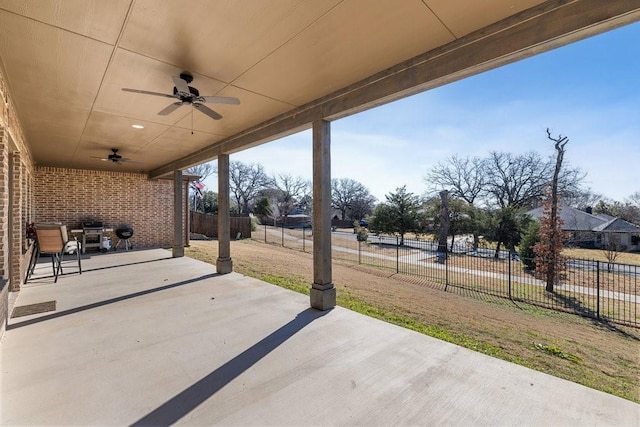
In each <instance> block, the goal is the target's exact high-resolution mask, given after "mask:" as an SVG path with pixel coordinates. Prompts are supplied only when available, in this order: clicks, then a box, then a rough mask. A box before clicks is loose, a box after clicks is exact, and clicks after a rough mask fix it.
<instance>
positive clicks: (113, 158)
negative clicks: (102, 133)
mask: <svg viewBox="0 0 640 427" xmlns="http://www.w3.org/2000/svg"><path fill="white" fill-rule="evenodd" d="M111 151H112V153H111V154H109V155H108V156H107V157H94V156H91V158H92V159H100V160H102V161H103V162H111V163H115V164H117V165H122V164H123V163H140V162H136V161H133V160H131V159H128V158H126V157H122V156H121V155H120V154H118V149H117V148H112V149H111Z"/></svg>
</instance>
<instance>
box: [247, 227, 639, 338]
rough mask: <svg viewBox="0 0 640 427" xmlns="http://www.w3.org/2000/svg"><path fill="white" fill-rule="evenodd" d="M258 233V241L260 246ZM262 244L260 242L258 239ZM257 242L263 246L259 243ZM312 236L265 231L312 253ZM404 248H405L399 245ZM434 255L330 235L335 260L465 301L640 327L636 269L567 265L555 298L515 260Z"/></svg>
mask: <svg viewBox="0 0 640 427" xmlns="http://www.w3.org/2000/svg"><path fill="white" fill-rule="evenodd" d="M260 234H261V233H256V234H255V236H256V238H258V239H260V238H259V237H258V236H260ZM260 237H262V236H260ZM260 240H261V239H260ZM312 240H313V237H312V230H311V229H309V228H299V229H286V228H275V227H265V229H264V241H265V242H267V243H272V244H278V245H281V246H284V247H287V248H291V249H296V250H300V251H306V252H310V251H311V250H312V245H313V241H312ZM401 243H402V244H401ZM449 249H450V251H449V252H448V253H446V254H443V253H438V251H437V244H436V243H434V242H432V241H429V240H420V239H404V241H403V242H401V241H400V238H398V237H389V236H371V235H370V236H369V237H368V238H367V239H366V240H363V241H360V240H358V239H357V235H356V234H351V233H340V232H336V233H333V234H332V256H333V258H334V259H340V260H344V261H349V262H353V263H357V264H363V265H370V266H374V267H378V268H383V269H389V270H393V271H395V272H396V273H398V274H405V275H411V276H414V277H417V278H419V279H420V281H421V283H423V284H424V285H426V286H430V287H434V288H440V289H442V290H445V291H457V292H459V293H461V294H465V295H476V296H481V295H485V296H488V295H489V296H493V297H498V298H504V299H510V300H513V301H520V302H523V303H528V304H533V305H537V306H541V307H546V308H550V309H554V310H561V311H565V312H569V313H574V314H578V315H581V316H585V317H591V318H596V319H600V320H604V321H610V322H614V323H619V324H624V325H629V326H634V327H640V309H639V305H640V297H639V295H638V294H639V292H640V286H639V283H638V281H639V278H640V266H638V265H628V264H619V263H608V262H604V261H598V260H585V259H570V260H568V262H567V265H566V269H565V270H564V271H563V273H562V274H561V275H560V276H559V277H557V280H556V281H555V283H554V290H553V292H548V291H546V289H545V287H546V282H545V281H544V280H541V279H540V278H537V277H536V276H535V275H534V273H533V272H532V271H531V270H529V269H527V268H526V267H525V264H524V263H523V262H522V260H521V259H519V257H518V256H517V254H515V253H513V252H509V251H496V250H495V249H490V248H477V249H473V248H472V247H470V246H468V245H465V244H459V245H453V247H451V248H449Z"/></svg>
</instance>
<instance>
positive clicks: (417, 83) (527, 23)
mask: <svg viewBox="0 0 640 427" xmlns="http://www.w3.org/2000/svg"><path fill="white" fill-rule="evenodd" d="M638 20H640V0H608V1H602V0H574V1H566V0H554V1H548V2H546V3H543V4H541V5H540V6H536V7H534V8H531V9H528V10H526V11H523V12H521V13H519V14H516V15H514V16H511V17H509V18H507V19H504V20H502V21H500V22H497V23H495V24H493V25H490V26H489V27H486V28H483V29H482V30H479V31H476V32H474V33H471V34H469V35H468V36H465V37H463V38H460V39H458V40H456V41H454V42H451V43H449V44H447V45H445V46H443V47H441V48H438V49H434V50H432V51H430V52H426V53H424V54H422V55H419V56H417V57H415V58H412V59H410V60H408V61H405V62H403V63H400V64H398V65H396V66H394V67H391V68H389V69H387V70H385V71H382V72H380V73H377V74H375V75H373V76H371V77H369V78H367V79H364V80H361V81H359V82H357V83H355V84H353V85H350V86H347V87H345V88H343V89H341V90H339V91H336V92H334V93H332V94H330V95H328V96H325V97H323V98H320V99H318V100H316V101H314V102H310V103H308V104H306V105H303V106H301V107H299V108H295V109H293V110H291V111H289V112H287V113H284V114H281V115H279V116H277V117H275V118H273V119H270V120H267V121H265V122H263V123H261V124H260V125H257V126H254V127H252V128H250V129H248V130H246V131H244V132H241V133H239V134H237V135H234V136H231V137H229V138H226V139H224V140H223V141H220V142H217V143H215V144H212V145H210V146H209V147H206V148H204V149H201V150H199V151H197V152H195V153H193V154H191V155H188V156H185V157H183V158H181V159H179V160H177V161H175V162H171V163H169V164H167V165H165V166H162V167H160V168H157V169H154V170H152V171H151V172H150V173H149V178H150V179H155V178H159V177H161V176H165V175H167V174H169V173H172V172H173V171H174V170H179V169H186V168H188V167H190V166H193V165H196V164H200V163H203V162H206V161H209V160H212V159H215V158H216V157H217V156H218V155H219V154H221V153H233V152H237V151H241V150H243V149H246V148H250V147H253V146H256V145H260V144H262V143H265V142H269V141H272V140H274V139H278V138H281V137H283V136H286V135H290V134H293V133H295V132H298V131H300V130H304V129H308V128H309V127H310V126H311V123H312V122H313V121H315V120H320V119H323V120H336V119H338V118H342V117H345V116H348V115H351V114H355V113H358V112H361V111H364V110H367V109H370V108H373V107H376V106H378V105H382V104H384V103H388V102H391V101H395V100H397V99H400V98H404V97H407V96H410V95H414V94H416V93H420V92H423V91H425V90H428V89H432V88H435V87H438V86H442V85H444V84H447V83H451V82H453V81H456V80H459V79H462V78H465V77H469V76H472V75H475V74H478V73H480V72H483V71H486V70H489V69H493V68H496V67H499V66H502V65H506V64H509V63H511V62H515V61H517V60H520V59H524V58H527V57H530V56H533V55H536V54H539V53H542V52H545V51H548V50H551V49H554V48H557V47H560V46H564V45H566V44H569V43H572V42H575V41H578V40H580V39H584V38H586V37H589V36H593V35H596V34H599V33H602V32H605V31H608V30H612V29H614V28H617V27H621V26H623V25H626V24H629V23H632V22H635V21H638Z"/></svg>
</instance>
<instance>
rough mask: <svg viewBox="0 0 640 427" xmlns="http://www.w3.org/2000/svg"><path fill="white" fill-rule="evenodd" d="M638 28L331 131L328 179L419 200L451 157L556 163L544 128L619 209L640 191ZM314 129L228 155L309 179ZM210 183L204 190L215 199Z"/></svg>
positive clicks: (358, 117) (274, 171)
mask: <svg viewBox="0 0 640 427" xmlns="http://www.w3.org/2000/svg"><path fill="white" fill-rule="evenodd" d="M639 80H640V23H636V24H632V25H629V26H626V27H623V28H620V29H617V30H614V31H610V32H607V33H604V34H601V35H598V36H595V37H591V38H588V39H585V40H583V41H580V42H578V43H574V44H571V45H569V46H565V47H562V48H558V49H555V50H552V51H550V52H547V53H544V54H542V55H537V56H535V57H532V58H529V59H526V60H522V61H519V62H516V63H514V64H511V65H508V66H506V67H501V68H498V69H495V70H491V71H487V72H485V73H482V74H479V75H477V76H474V77H471V78H468V79H465V80H461V81H459V82H454V83H451V84H449V85H446V86H443V87H440V88H437V89H433V90H430V91H427V92H424V93H421V94H418V95H415V96H412V97H409V98H406V99H403V100H400V101H396V102H393V103H390V104H387V105H384V106H381V107H378V108H375V109H372V110H369V111H366V112H363V113H359V114H357V115H354V116H350V117H347V118H344V119H341V120H338V121H335V122H333V123H332V126H331V139H332V143H331V144H332V145H331V152H332V162H331V163H332V165H331V166H332V176H333V177H334V178H352V179H355V180H357V181H359V182H361V183H363V184H364V185H365V186H367V187H368V188H369V190H370V191H371V193H372V194H373V195H374V196H376V197H377V198H378V199H379V200H380V201H384V195H385V194H387V193H389V192H391V191H394V190H395V189H396V188H397V187H400V186H402V185H406V186H407V189H408V190H409V191H412V192H414V193H416V194H423V193H424V192H425V191H426V190H427V184H426V183H425V181H424V176H425V174H426V172H427V170H428V169H429V168H430V167H431V166H433V165H435V164H437V163H438V162H439V161H442V160H444V159H446V158H448V157H451V156H452V155H454V154H457V155H459V156H481V157H482V156H486V155H487V154H488V153H489V152H490V151H503V152H511V153H514V154H521V153H525V152H527V151H537V152H539V153H540V154H542V155H543V156H548V155H553V154H554V149H553V144H552V142H551V141H549V140H547V138H546V128H547V127H548V128H550V129H551V131H552V134H553V135H558V134H562V135H563V136H568V137H569V143H568V144H567V146H566V149H567V152H566V154H565V162H566V163H565V164H568V165H569V166H571V167H579V168H580V169H581V170H583V171H584V172H586V173H587V177H586V181H585V183H586V186H587V187H590V188H591V189H592V190H593V191H594V192H597V193H600V194H602V195H604V196H605V197H607V198H610V199H613V200H620V201H623V200H624V199H625V198H626V197H628V196H630V195H631V194H632V193H634V192H636V191H640V168H639V167H638V161H639V160H640V82H639ZM311 144H312V142H311V131H305V132H301V133H299V134H296V135H292V136H289V137H287V138H283V139H280V140H277V141H273V142H270V143H268V144H264V145H261V146H259V147H255V148H252V149H249V150H245V151H243V152H240V153H236V154H233V155H232V156H231V160H232V161H233V160H238V161H241V162H243V163H260V164H262V165H263V166H264V168H265V170H266V171H267V173H268V174H270V175H275V174H279V173H289V174H292V175H295V176H303V177H305V178H309V179H310V178H311V165H312V163H311V161H312V151H311ZM215 182H216V181H215V176H214V177H212V178H209V179H208V180H207V181H205V183H206V184H207V185H208V186H209V189H212V190H214V191H215V189H216V187H217V185H216V183H215Z"/></svg>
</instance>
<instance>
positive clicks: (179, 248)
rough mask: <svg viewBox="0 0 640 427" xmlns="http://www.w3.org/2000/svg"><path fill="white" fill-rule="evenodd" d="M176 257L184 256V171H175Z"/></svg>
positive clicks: (174, 232) (174, 223) (174, 216)
mask: <svg viewBox="0 0 640 427" xmlns="http://www.w3.org/2000/svg"><path fill="white" fill-rule="evenodd" d="M172 254H173V257H174V258H179V257H183V256H184V244H183V234H182V171H181V170H175V171H173V251H172Z"/></svg>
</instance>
